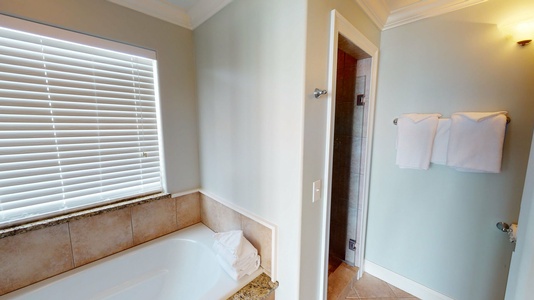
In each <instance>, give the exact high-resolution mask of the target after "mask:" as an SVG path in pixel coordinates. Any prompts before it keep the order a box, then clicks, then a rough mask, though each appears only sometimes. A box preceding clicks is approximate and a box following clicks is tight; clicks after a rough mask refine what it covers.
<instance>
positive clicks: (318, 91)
mask: <svg viewBox="0 0 534 300" xmlns="http://www.w3.org/2000/svg"><path fill="white" fill-rule="evenodd" d="M326 94H327V91H326V90H320V89H318V88H315V91H314V92H313V95H314V96H315V98H317V99H319V97H321V96H322V95H326Z"/></svg>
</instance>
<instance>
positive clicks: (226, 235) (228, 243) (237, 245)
mask: <svg viewBox="0 0 534 300" xmlns="http://www.w3.org/2000/svg"><path fill="white" fill-rule="evenodd" d="M213 238H214V239H215V241H216V242H219V243H220V244H221V246H223V247H224V248H226V249H227V250H228V251H229V252H230V253H231V254H233V255H236V256H238V255H239V251H240V250H241V244H242V238H243V231H242V230H231V231H226V232H218V233H215V234H214V235H213Z"/></svg>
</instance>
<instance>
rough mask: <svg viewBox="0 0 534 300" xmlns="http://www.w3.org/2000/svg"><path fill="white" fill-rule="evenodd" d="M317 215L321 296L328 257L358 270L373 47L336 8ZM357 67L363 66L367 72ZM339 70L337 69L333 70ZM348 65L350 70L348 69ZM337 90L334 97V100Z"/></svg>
mask: <svg viewBox="0 0 534 300" xmlns="http://www.w3.org/2000/svg"><path fill="white" fill-rule="evenodd" d="M331 18H332V22H331V24H332V25H331V32H330V58H329V84H328V89H329V91H331V92H330V94H329V99H328V121H327V140H326V144H327V151H326V159H325V161H326V164H327V165H326V166H325V170H326V171H325V172H326V174H325V178H326V180H325V193H326V198H327V201H325V206H326V207H325V209H324V210H323V211H324V215H323V225H324V226H323V228H324V229H323V230H324V232H323V237H324V240H323V245H324V248H323V249H324V250H323V256H322V257H323V262H324V264H323V272H322V276H323V296H324V299H326V298H327V292H328V289H327V287H328V273H329V272H328V271H329V257H330V254H332V255H333V256H334V257H338V258H339V260H341V261H343V262H345V263H348V264H349V265H352V266H357V267H359V268H358V271H357V274H356V276H357V278H360V277H361V276H362V275H363V272H364V268H365V266H364V257H365V235H366V224H367V204H368V195H369V176H370V159H371V145H372V137H373V135H372V134H373V116H374V102H375V94H376V78H377V69H378V68H377V61H378V48H377V47H376V46H375V45H374V44H373V43H372V42H370V41H369V40H368V39H367V38H366V37H365V36H364V35H363V34H362V33H361V32H360V31H358V30H357V29H356V28H355V27H354V26H353V25H352V24H351V23H350V22H348V21H347V20H346V19H345V18H344V17H343V16H342V15H340V14H339V13H338V12H337V11H336V10H333V11H332V13H331ZM358 64H359V65H360V68H362V69H363V67H364V66H366V68H367V70H366V71H363V70H359V71H360V72H357V71H358ZM338 68H342V69H343V70H339V72H338ZM352 68H354V70H351V69H352ZM338 94H339V98H338Z"/></svg>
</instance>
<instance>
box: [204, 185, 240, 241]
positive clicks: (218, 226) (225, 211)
mask: <svg viewBox="0 0 534 300" xmlns="http://www.w3.org/2000/svg"><path fill="white" fill-rule="evenodd" d="M200 214H201V218H202V223H204V224H205V225H206V226H208V227H209V228H211V230H213V231H215V232H221V231H229V230H237V229H241V214H240V213H237V212H236V211H234V210H232V209H230V208H228V207H226V206H224V205H222V204H221V203H219V202H217V201H215V200H213V199H211V198H210V197H208V196H206V195H204V194H201V195H200Z"/></svg>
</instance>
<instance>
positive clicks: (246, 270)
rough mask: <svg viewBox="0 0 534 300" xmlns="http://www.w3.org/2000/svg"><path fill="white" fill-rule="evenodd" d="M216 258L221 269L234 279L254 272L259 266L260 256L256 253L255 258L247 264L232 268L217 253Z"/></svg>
mask: <svg viewBox="0 0 534 300" xmlns="http://www.w3.org/2000/svg"><path fill="white" fill-rule="evenodd" d="M217 260H218V261H219V265H221V267H222V268H223V270H224V271H225V272H226V273H227V274H228V275H229V276H230V277H232V278H233V279H234V280H239V279H241V278H242V277H243V276H245V275H250V274H252V273H254V271H256V270H257V269H258V268H259V267H260V257H259V256H258V255H256V259H255V260H252V261H251V262H250V263H249V264H247V265H246V266H244V267H243V268H242V269H236V268H232V267H231V266H230V265H228V264H227V263H226V261H225V260H224V259H223V258H221V256H219V255H218V254H217Z"/></svg>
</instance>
